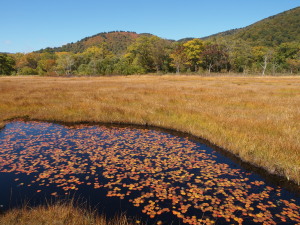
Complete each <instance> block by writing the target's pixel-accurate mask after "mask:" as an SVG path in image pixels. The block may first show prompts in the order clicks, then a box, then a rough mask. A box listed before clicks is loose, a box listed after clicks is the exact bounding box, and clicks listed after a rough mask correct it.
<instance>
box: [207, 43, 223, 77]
mask: <svg viewBox="0 0 300 225" xmlns="http://www.w3.org/2000/svg"><path fill="white" fill-rule="evenodd" d="M202 58H203V66H204V68H205V69H207V70H208V73H210V72H220V71H221V70H222V69H226V70H228V66H229V57H228V53H227V52H226V51H225V48H224V46H222V45H218V44H211V43H207V44H206V45H205V47H204V50H203V52H202Z"/></svg>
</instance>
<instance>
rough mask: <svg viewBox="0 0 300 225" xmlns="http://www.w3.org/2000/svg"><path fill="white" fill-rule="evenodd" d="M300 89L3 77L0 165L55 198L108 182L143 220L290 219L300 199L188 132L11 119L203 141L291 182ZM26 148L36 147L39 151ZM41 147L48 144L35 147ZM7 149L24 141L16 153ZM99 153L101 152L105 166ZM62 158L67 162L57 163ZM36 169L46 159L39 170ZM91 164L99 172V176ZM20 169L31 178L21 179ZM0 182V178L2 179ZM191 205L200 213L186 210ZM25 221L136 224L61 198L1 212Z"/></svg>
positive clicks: (228, 81)
mask: <svg viewBox="0 0 300 225" xmlns="http://www.w3.org/2000/svg"><path fill="white" fill-rule="evenodd" d="M299 86H300V83H299V78H297V77H197V76H130V77H81V78H79V77H76V78H75V77H74V78H41V77H3V78H1V80H0V91H1V97H2V98H1V99H0V105H1V108H0V116H1V117H0V118H1V121H0V123H1V125H2V126H5V125H7V126H6V127H5V129H3V131H4V132H3V134H2V136H0V143H2V144H3V145H2V148H1V149H0V153H1V158H0V160H3V163H2V165H1V166H2V167H3V168H2V172H4V173H5V172H8V176H10V175H9V174H10V172H16V174H15V175H16V177H15V179H14V180H15V182H17V183H20V184H19V185H18V186H22V187H24V188H25V186H28V187H27V189H28V190H31V189H32V191H34V192H37V193H38V194H39V193H44V191H45V192H46V193H45V194H46V195H47V192H49V191H50V190H51V192H53V193H51V195H52V196H61V194H62V195H64V194H68V193H69V191H72V190H73V191H74V190H75V191H76V190H78V188H79V189H80V190H81V189H82V188H83V186H84V185H85V186H86V187H89V186H90V185H91V184H94V189H95V190H96V189H97V190H101V188H100V187H104V188H108V192H107V193H106V196H107V197H109V198H112V199H115V198H120V199H124V198H125V199H124V201H128V200H129V202H131V203H133V205H134V207H137V208H138V209H142V208H141V207H144V209H143V210H142V211H143V213H145V214H147V215H148V216H149V217H150V218H156V216H159V215H160V214H163V215H165V212H166V213H171V215H172V214H173V215H174V219H175V218H179V219H182V221H183V222H184V223H188V224H199V223H205V224H213V223H214V221H215V219H211V218H212V217H213V218H216V219H217V220H216V221H218V220H219V222H221V223H222V222H225V221H227V222H234V221H235V222H236V223H239V224H242V223H243V222H247V220H248V222H249V221H251V220H253V223H259V222H264V223H265V222H266V223H267V224H275V223H277V222H278V221H282V222H289V221H294V222H299V211H298V210H299V206H297V204H298V200H294V199H289V198H288V196H286V195H285V194H284V191H282V190H281V189H280V188H279V187H275V186H274V187H272V186H268V185H267V184H265V183H264V182H262V181H260V180H256V177H255V176H252V175H250V174H251V173H248V172H245V171H244V172H243V170H240V169H235V168H234V167H233V168H231V167H228V165H230V163H229V164H228V165H227V164H226V163H227V162H226V163H225V164H224V162H225V161H224V162H222V160H221V161H218V160H217V159H216V158H218V157H217V156H214V155H213V153H209V151H208V152H207V154H206V153H205V154H204V152H205V150H199V149H198V147H197V146H196V145H197V144H196V145H195V143H192V142H190V141H188V139H184V140H181V139H180V138H179V137H178V138H177V137H171V136H169V135H167V134H160V133H159V132H158V131H157V132H156V131H151V130H149V131H147V130H142V129H141V130H134V129H133V130H127V128H112V129H108V128H105V127H97V126H94V127H93V126H91V127H90V128H84V127H85V126H84V125H82V126H81V125H74V127H70V128H69V127H67V126H66V127H65V126H61V125H55V124H51V123H39V122H28V123H27V122H25V123H24V122H22V121H19V122H18V121H16V122H13V123H10V121H11V120H13V119H15V118H25V119H26V120H40V121H58V122H68V123H74V122H75V123H77V122H87V123H89V122H91V123H121V124H141V125H153V126H158V127H163V128H169V129H172V130H178V131H183V132H186V133H190V134H193V135H195V136H198V137H202V138H204V139H207V140H209V141H210V142H212V143H213V144H215V145H218V146H220V147H222V148H225V149H227V150H228V151H230V152H232V153H233V154H235V155H237V156H238V157H240V158H241V159H242V160H243V161H246V162H249V163H251V164H253V165H256V166H259V167H262V168H264V169H266V170H267V171H269V172H270V173H274V174H277V175H281V176H284V177H286V178H287V179H289V180H292V181H294V182H295V183H296V184H299V179H300V177H299V176H300V171H299V169H300V164H299V163H300V158H299V157H300V154H299V149H300V148H299V147H300V146H299V138H298V137H299V130H300V129H299V128H300V125H299V123H298V122H297V121H299V119H300V118H299V117H300V111H299V103H300V89H299ZM83 129H85V130H83ZM49 131H50V133H49V134H48V133H47V132H49ZM26 133H28V135H29V136H26V135H25V134H26ZM51 133H52V134H51ZM98 133H99V134H98ZM100 134H101V135H100ZM99 135H100V136H99ZM57 137H60V138H59V139H61V141H63V142H62V143H60V142H59V140H57ZM101 137H103V138H101ZM105 137H106V139H107V140H106V141H104V142H103V141H102V140H105ZM3 138H4V139H3ZM1 141H2V142H1ZM3 141H4V142H3ZM56 142H57V143H56ZM102 142H103V146H102V144H101V143H102ZM117 143H119V144H117ZM35 145H37V146H38V145H40V146H41V147H40V148H38V149H39V150H37V149H35V148H34V146H35ZM49 145H53V146H52V147H50V149H49V150H43V148H44V147H45V146H49ZM152 145H154V146H152ZM160 145H161V146H160ZM11 146H23V147H21V148H20V149H19V150H16V149H15V147H13V148H12V147H11ZM61 146H65V148H66V149H65V150H63V149H60V148H61ZM122 146H123V147H122ZM151 146H152V147H151ZM159 146H160V147H159ZM73 148H74V149H73ZM10 149H11V150H10ZM51 149H54V152H52V150H51ZM197 149H198V150H197ZM200 149H202V148H201V147H200ZM78 150H79V151H78ZM10 151H11V154H7V153H8V152H10ZM17 151H20V153H18V152H17ZM19 154H21V155H22V156H21V155H20V156H21V157H19V156H18V155H19ZM98 154H100V155H102V156H103V157H104V158H105V160H104V161H103V162H102V161H101V157H98V156H97V155H98ZM35 155H36V156H35ZM59 155H60V157H57V156H59ZM87 155H88V156H89V157H84V156H87ZM96 156H97V157H96ZM146 156H147V157H146ZM103 157H102V158H103ZM168 157H169V158H168ZM167 158H168V159H167ZM215 159H216V161H215ZM99 160H100V161H99ZM143 160H144V161H143ZM19 161H20V162H21V163H19ZM69 161H70V162H73V161H74V162H76V163H75V164H74V163H73V164H69V163H68V164H66V162H69ZM76 164H78V165H81V166H80V167H78V168H77V165H76ZM39 165H40V166H42V165H44V166H45V167H44V170H40V169H41V168H40V169H39V167H40V166H39ZM5 168H6V169H5ZM95 168H102V169H101V171H102V170H103V171H102V172H101V173H100V174H102V176H103V178H104V180H102V178H101V175H100V174H99V176H98V173H99V171H98V172H97V171H96V169H95ZM198 169H200V172H199V171H198V172H197V170H198ZM76 171H77V172H76ZM80 171H81V172H80ZM213 171H214V172H213ZM36 172H38V173H37V174H36ZM212 172H213V173H212ZM20 173H27V176H28V175H30V174H32V173H33V174H36V175H35V176H34V177H32V176H31V178H28V179H29V181H28V180H27V181H26V179H25V180H24V176H21V175H20ZM17 174H19V175H17ZM72 174H73V175H72ZM76 174H77V175H76ZM80 174H81V175H80ZM74 175H75V176H74ZM11 176H14V175H11ZM18 176H20V179H19V177H18ZM81 176H84V177H85V178H82V179H81ZM22 177H23V178H22ZM28 177H30V176H28ZM128 178H130V179H129V180H128ZM211 178H213V179H211ZM1 179H4V180H5V179H6V178H5V176H4V177H3V175H2V178H1ZM22 179H23V180H22ZM30 179H33V180H31V181H30ZM93 179H95V180H94V181H92V180H93ZM249 179H250V180H249ZM23 182H25V185H24V183H23ZM26 182H27V184H26ZM28 182H29V183H28ZM53 183H54V184H55V183H56V185H54V186H57V187H56V188H58V189H55V187H54V186H53ZM149 185H150V186H149ZM170 185H171V186H170ZM173 185H174V186H173ZM4 186H7V185H6V184H5V185H4ZM4 186H3V188H4ZM91 186H92V185H91ZM43 187H45V189H44V188H43ZM46 187H52V189H51V188H50V189H49V188H46ZM220 187H222V188H220ZM24 188H23V189H24ZM91 188H92V187H91ZM99 188H100V189H99ZM149 188H150V191H149V190H148V189H149ZM4 189H5V188H4ZM48 189H49V190H48ZM85 189H86V188H85ZM24 190H26V188H25V189H24ZM47 190H48V191H47ZM62 190H64V191H65V193H63V192H61V191H62ZM86 190H90V189H89V188H87V189H86ZM91 190H92V189H91ZM91 190H90V191H88V192H90V194H91V195H92V196H95V197H96V198H99V199H102V197H101V196H102V195H98V194H97V193H98V192H96V191H97V190H96V191H95V192H92V191H91ZM165 190H167V192H168V194H166V193H165ZM56 191H58V192H56ZM60 192H61V193H60ZM20 193H21V192H20ZM24 193H25V192H24ZM71 193H72V192H71ZM92 193H93V194H92ZM101 193H102V192H101ZM48 194H50V192H49V193H48ZM99 194H100V192H99ZM281 194H282V197H281ZM2 197H3V196H2ZM2 197H1V198H2ZM233 199H235V200H233ZM285 199H287V200H285ZM102 200H103V199H102ZM104 201H106V200H104ZM120 202H121V200H120ZM170 202H171V203H172V204H171V205H172V207H171V208H168V207H169V206H168V205H169V204H170ZM0 203H1V202H0ZM2 204H3V203H2ZM108 204H109V203H108ZM0 205H1V204H0ZM112 205H114V204H112ZM243 205H245V207H243ZM166 206H167V208H166ZM241 206H242V207H241ZM250 206H251V207H250ZM125 208H126V210H127V207H125ZM129 208H130V207H129ZM129 208H128V210H129ZM164 210H166V211H164ZM170 210H171V211H170ZM195 210H196V211H197V210H201V211H202V212H203V213H206V215H205V216H206V217H203V218H201V215H200V217H199V215H198V214H194V215H196V216H197V217H196V216H192V217H189V215H193V212H194V211H195ZM133 212H134V211H133ZM185 213H187V214H186V215H185ZM189 213H192V214H189ZM56 214H57V215H61V216H60V217H55V215H56ZM71 214H72V215H73V216H72V217H70V215H71ZM41 215H43V216H41ZM166 215H167V214H166ZM242 215H243V216H242ZM270 215H271V216H270ZM53 216H54V217H53ZM203 216H204V214H203ZM207 216H211V217H207ZM52 217H53V218H52ZM75 217H78V218H79V219H78V220H77V219H76V220H74V218H75ZM198 217H199V218H198ZM33 218H34V221H38V223H46V224H47V221H48V222H49V221H53V219H58V220H60V221H63V222H60V221H57V224H59V223H64V224H74V223H75V222H74V221H76V222H77V223H75V224H91V223H93V224H130V223H131V222H130V221H133V223H135V222H136V221H135V220H128V219H127V218H126V217H124V216H121V218H114V220H106V218H105V217H103V216H100V217H98V216H97V214H96V213H95V212H89V211H84V210H81V209H80V208H74V207H73V206H72V205H70V204H67V203H63V204H60V203H58V204H55V205H47V206H41V207H37V208H34V209H31V210H29V211H28V210H27V209H26V208H24V209H21V210H17V211H16V210H11V211H9V212H8V213H6V214H4V216H0V223H5V224H22V223H21V222H23V223H24V224H26V223H32V222H30V219H31V220H32V219H33ZM222 218H223V219H222ZM276 218H277V219H276ZM44 219H45V221H44ZM72 219H73V220H72ZM80 221H81V222H80ZM117 221H118V222H117ZM157 221H158V220H157ZM157 221H156V222H157ZM199 221H200V222H199ZM138 222H139V223H140V221H138ZM150 222H151V221H150ZM152 222H153V221H152ZM156 222H155V223H156ZM158 222H160V224H161V221H158ZM158 222H157V224H158ZM250 224H251V222H250Z"/></svg>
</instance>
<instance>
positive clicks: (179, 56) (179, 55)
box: [170, 42, 187, 74]
mask: <svg viewBox="0 0 300 225" xmlns="http://www.w3.org/2000/svg"><path fill="white" fill-rule="evenodd" d="M170 57H171V59H172V62H173V63H172V65H173V66H175V68H176V73H177V74H179V73H180V71H181V69H182V67H183V66H184V65H185V64H186V63H187V55H186V52H185V47H184V46H183V44H182V43H179V42H176V43H175V44H174V47H173V51H172V52H171V54H170Z"/></svg>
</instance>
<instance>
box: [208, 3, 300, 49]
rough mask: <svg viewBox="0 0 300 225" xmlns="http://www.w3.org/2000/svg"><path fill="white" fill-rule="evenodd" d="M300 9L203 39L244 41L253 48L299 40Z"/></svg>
mask: <svg viewBox="0 0 300 225" xmlns="http://www.w3.org/2000/svg"><path fill="white" fill-rule="evenodd" d="M299 24H300V7H297V8H294V9H291V10H288V11H285V12H283V13H280V14H277V15H274V16H271V17H269V18H266V19H263V20H261V21H259V22H257V23H254V24H252V25H250V26H247V27H245V28H241V29H233V30H228V31H225V32H221V33H218V34H215V35H211V36H208V37H205V38H203V39H207V40H220V39H225V40H226V41H234V40H244V41H246V42H248V43H249V44H251V45H253V46H259V45H262V46H278V45H279V44H281V43H284V42H293V41H299V40H300V25H299Z"/></svg>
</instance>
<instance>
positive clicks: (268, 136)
mask: <svg viewBox="0 0 300 225" xmlns="http://www.w3.org/2000/svg"><path fill="white" fill-rule="evenodd" d="M0 92H1V98H0V106H1V107H0V124H1V125H2V126H3V125H5V123H7V120H10V119H13V118H20V117H25V118H28V119H32V120H47V121H61V122H82V121H85V122H108V123H130V124H142V125H144V124H147V125H154V126H159V127H164V128H170V129H174V130H179V131H183V132H188V133H190V134H193V135H195V136H199V137H202V138H205V139H207V140H209V141H211V142H212V143H214V144H216V145H218V146H221V147H223V148H225V149H227V150H228V151H230V152H232V153H234V154H235V155H237V156H239V157H240V158H241V159H242V160H244V161H247V162H250V163H252V164H254V165H257V166H260V167H263V168H265V169H266V170H268V171H269V172H271V173H275V174H279V175H282V176H285V177H286V178H287V179H290V180H293V181H294V182H296V183H298V184H299V183H300V139H299V135H300V123H299V121H300V108H299V107H300V79H299V78H298V77H197V76H159V77H157V76H129V77H101V78H99V77H98V78H91V77H84V78H40V77H2V78H1V79H0Z"/></svg>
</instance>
